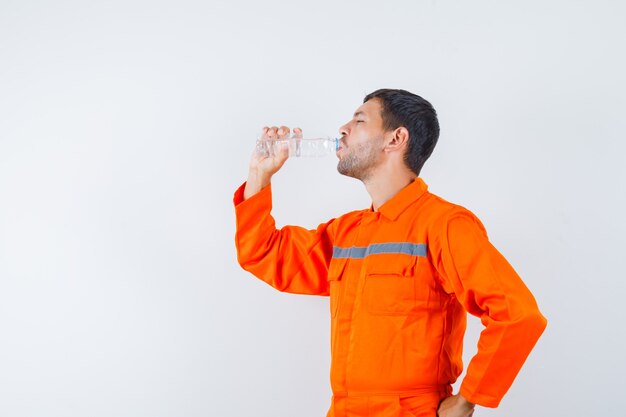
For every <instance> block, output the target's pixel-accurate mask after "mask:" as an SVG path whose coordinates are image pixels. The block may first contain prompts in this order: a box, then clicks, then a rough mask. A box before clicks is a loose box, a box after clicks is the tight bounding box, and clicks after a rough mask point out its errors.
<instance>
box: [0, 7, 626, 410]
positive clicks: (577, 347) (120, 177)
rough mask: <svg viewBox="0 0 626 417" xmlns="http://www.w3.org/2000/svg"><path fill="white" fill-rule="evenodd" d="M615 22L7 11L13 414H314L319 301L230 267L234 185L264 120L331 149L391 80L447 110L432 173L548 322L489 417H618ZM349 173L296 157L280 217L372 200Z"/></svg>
mask: <svg viewBox="0 0 626 417" xmlns="http://www.w3.org/2000/svg"><path fill="white" fill-rule="evenodd" d="M625 12H626V6H624V3H623V2H620V1H598V0H595V1H545V0H544V1H524V2H502V1H472V2H461V1H456V2H452V1H448V2H446V1H435V0H431V1H387V2H382V1H344V2H342V1H327V0H321V1H319V0H318V1H306V2H302V1H292V2H286V1H277V0H269V1H262V2H254V1H251V0H248V1H231V2H217V1H199V0H196V1H187V0H182V1H176V2H174V1H146V0H144V1H141V0H125V1H115V0H114V1H106V2H105V1H96V2H80V1H63V0H59V1H47V2H46V1H35V0H30V1H29V0H25V1H18V0H0V416H3V417H5V416H6V417H22V416H23V417H27V416H28V417H35V416H46V417H56V416H59V417H60V416H64V417H79V416H80V417H84V416H92V417H97V416H102V417H105V416H106V417H111V416H128V417H136V416H154V417H158V416H220V417H240V416H245V415H254V416H261V417H270V416H301V417H319V416H324V415H325V413H326V411H327V409H328V406H329V404H330V395H331V392H330V387H329V382H328V376H329V349H330V341H329V320H330V318H329V314H328V299H326V298H322V297H305V296H297V295H287V294H282V293H279V292H277V291H275V290H273V289H272V288H270V287H269V286H267V285H266V284H264V283H262V282H261V281H260V280H258V279H256V278H254V277H253V276H251V275H250V274H248V273H246V272H245V271H243V270H241V269H240V267H239V266H238V264H237V261H236V253H235V246H234V224H235V223H234V210H233V207H232V194H233V192H234V191H235V189H236V188H237V187H238V186H239V185H240V184H241V183H242V182H243V181H244V180H245V178H246V175H247V166H248V161H249V156H250V154H251V152H252V149H253V144H254V140H255V139H256V137H257V135H258V134H259V131H260V128H261V127H262V126H264V125H266V124H277V125H280V124H286V125H289V126H296V125H297V126H301V127H302V128H303V129H304V131H305V134H316V135H317V134H326V135H335V134H336V133H337V129H338V127H339V126H340V125H341V124H343V123H344V122H346V121H347V120H348V119H349V118H350V117H351V115H352V113H353V112H354V110H355V109H356V107H358V106H359V105H360V103H361V101H362V99H363V96H364V95H365V94H366V93H369V92H371V91H372V90H374V89H377V88H381V87H391V88H403V89H407V90H409V91H412V92H415V93H417V94H420V95H422V96H423V97H425V98H426V99H428V100H430V101H431V102H432V103H433V105H434V106H435V108H436V109H437V111H438V113H439V117H440V123H441V126H442V130H441V137H440V142H439V145H438V146H437V148H436V149H435V152H434V154H433V156H432V158H431V159H430V161H429V162H428V163H427V164H426V166H425V168H424V170H423V172H422V177H423V178H424V179H425V181H426V182H427V183H428V185H429V187H430V190H431V191H432V192H434V193H436V194H439V195H441V196H442V197H444V198H446V199H448V200H450V201H453V202H456V203H458V204H461V205H464V206H466V207H468V208H469V209H470V210H472V211H474V212H475V213H476V214H477V215H478V216H479V217H480V219H481V220H482V221H483V222H484V224H485V226H486V227H487V231H488V233H489V236H490V239H491V240H492V242H493V243H494V244H495V245H496V247H497V248H498V249H499V250H500V251H501V252H502V253H503V254H504V255H505V256H506V257H507V259H508V260H509V261H510V262H511V264H512V265H513V266H514V267H515V268H516V270H517V271H518V273H519V274H520V275H521V276H522V278H523V279H524V280H525V282H526V284H527V285H528V286H529V287H530V288H531V290H532V291H533V292H534V294H535V296H536V298H537V300H538V302H539V305H540V308H541V310H542V312H543V313H544V314H545V315H546V317H547V318H548V320H549V324H548V328H547V331H546V333H545V334H544V336H543V337H542V338H541V339H540V341H539V343H538V345H537V346H536V348H535V350H534V351H533V353H532V354H531V356H530V358H529V359H528V361H527V363H526V366H525V368H524V369H523V370H522V371H521V373H520V374H519V376H518V378H517V380H516V382H515V384H514V385H513V387H512V388H511V390H510V391H509V393H508V395H507V396H506V397H505V398H504V400H503V402H502V405H501V407H500V408H499V409H496V410H491V409H483V408H479V409H478V410H477V412H476V413H475V415H476V416H507V417H522V416H524V417H527V416H533V417H536V416H570V417H578V416H581V417H582V416H604V415H607V416H616V415H623V412H624V411H623V410H624V406H626V404H625V401H624V399H623V398H624V396H623V387H624V383H623V380H622V378H623V374H624V372H625V371H626V364H625V359H624V357H625V356H624V352H625V351H626V334H625V331H624V319H625V318H626V316H625V314H624V307H623V306H624V292H625V290H626V285H625V284H624V281H625V279H626V276H625V274H624V270H626V256H624V249H625V248H626V238H625V236H626V221H625V220H624V213H625V212H626V181H625V180H626V170H625V169H624V162H623V160H624V154H625V151H626V146H625V144H624V131H625V130H626V118H625V117H624V113H625V111H626V98H625V97H626V96H625V93H626V82H625V80H624V74H626V60H625V57H624V50H625V45H624V43H625V42H624V41H625V39H626V29H625V27H626V26H625V25H624V16H625V15H626V13H625ZM335 166H336V158H335V157H334V156H329V157H327V158H320V159H307V160H290V161H288V162H287V164H286V165H285V167H284V169H283V170H282V171H281V172H280V173H279V174H278V175H277V176H276V177H275V180H274V182H273V184H274V185H273V187H274V197H275V199H274V207H275V210H274V215H275V217H276V219H277V222H278V223H279V225H284V224H299V225H303V226H306V227H310V228H314V227H315V226H317V224H318V223H320V222H323V221H326V220H328V219H329V218H331V217H335V216H338V215H341V214H342V213H344V212H346V211H349V210H355V209H361V208H365V207H368V206H369V203H370V201H369V198H368V195H367V193H366V191H365V189H364V187H363V186H362V184H361V183H360V182H358V181H355V180H352V179H349V178H345V177H342V176H340V175H339V174H338V173H337V172H336V169H335ZM480 329H481V326H480V323H479V322H478V321H477V320H476V319H474V320H471V321H470V326H469V329H468V334H467V338H466V344H465V346H466V350H465V357H466V358H467V359H469V358H470V357H471V355H472V354H473V352H475V349H476V340H477V337H478V333H479V332H480Z"/></svg>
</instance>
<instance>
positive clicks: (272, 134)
mask: <svg viewBox="0 0 626 417" xmlns="http://www.w3.org/2000/svg"><path fill="white" fill-rule="evenodd" d="M277 131H278V128H277V127H276V126H272V127H270V128H269V129H268V130H267V137H268V139H275V138H276V134H277V133H276V132H277Z"/></svg>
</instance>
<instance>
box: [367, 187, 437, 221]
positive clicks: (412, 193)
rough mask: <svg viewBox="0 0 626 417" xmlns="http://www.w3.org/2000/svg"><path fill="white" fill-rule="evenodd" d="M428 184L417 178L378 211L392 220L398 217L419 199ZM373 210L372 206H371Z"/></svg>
mask: <svg viewBox="0 0 626 417" xmlns="http://www.w3.org/2000/svg"><path fill="white" fill-rule="evenodd" d="M427 190H428V185H426V183H425V182H424V180H422V179H421V178H419V177H418V178H416V179H415V180H413V182H411V183H410V184H409V185H407V186H406V187H404V188H403V189H401V190H400V191H399V192H398V193H397V194H396V195H394V196H393V197H392V198H391V199H390V200H389V201H387V202H386V203H385V204H383V205H382V206H380V208H379V209H378V211H379V212H380V213H381V214H382V215H383V216H385V217H386V218H388V219H390V220H395V219H397V218H398V216H399V215H400V213H402V212H403V211H404V210H406V209H407V207H409V206H410V205H411V204H412V203H413V202H415V201H417V200H418V199H419V198H420V197H421V196H422V195H423V194H424V193H426V191H427ZM370 210H372V206H370Z"/></svg>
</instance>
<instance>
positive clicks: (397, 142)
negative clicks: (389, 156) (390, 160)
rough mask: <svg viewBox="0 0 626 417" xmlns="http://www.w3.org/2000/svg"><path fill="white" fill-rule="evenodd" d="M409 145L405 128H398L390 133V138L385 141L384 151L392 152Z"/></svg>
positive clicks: (407, 132)
mask: <svg viewBox="0 0 626 417" xmlns="http://www.w3.org/2000/svg"><path fill="white" fill-rule="evenodd" d="M408 144H409V131H408V130H407V128H406V127H403V126H400V127H399V128H397V129H395V130H394V131H393V132H391V136H390V137H389V138H388V139H387V145H386V146H385V151H387V152H394V151H398V150H401V149H404V147H405V146H407V145H408Z"/></svg>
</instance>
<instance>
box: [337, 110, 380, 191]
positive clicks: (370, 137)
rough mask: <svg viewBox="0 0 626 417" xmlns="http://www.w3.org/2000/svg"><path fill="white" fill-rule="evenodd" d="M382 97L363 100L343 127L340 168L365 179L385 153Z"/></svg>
mask: <svg viewBox="0 0 626 417" xmlns="http://www.w3.org/2000/svg"><path fill="white" fill-rule="evenodd" d="M380 111H381V105H380V102H379V100H378V99H372V100H369V101H367V102H365V103H363V104H362V105H361V106H360V107H359V108H358V109H356V112H355V113H354V116H353V117H352V120H350V121H349V122H348V123H346V124H345V125H343V126H341V127H340V128H339V133H341V139H340V140H339V150H338V151H337V157H338V158H339V163H338V164H337V171H339V173H340V174H343V175H347V176H349V177H353V178H356V179H359V180H361V181H365V180H367V179H368V178H369V176H370V175H371V174H372V173H373V170H374V168H376V167H377V166H378V164H379V163H380V161H381V159H382V156H383V134H384V133H385V132H384V130H383V119H382V118H381V116H380Z"/></svg>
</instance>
